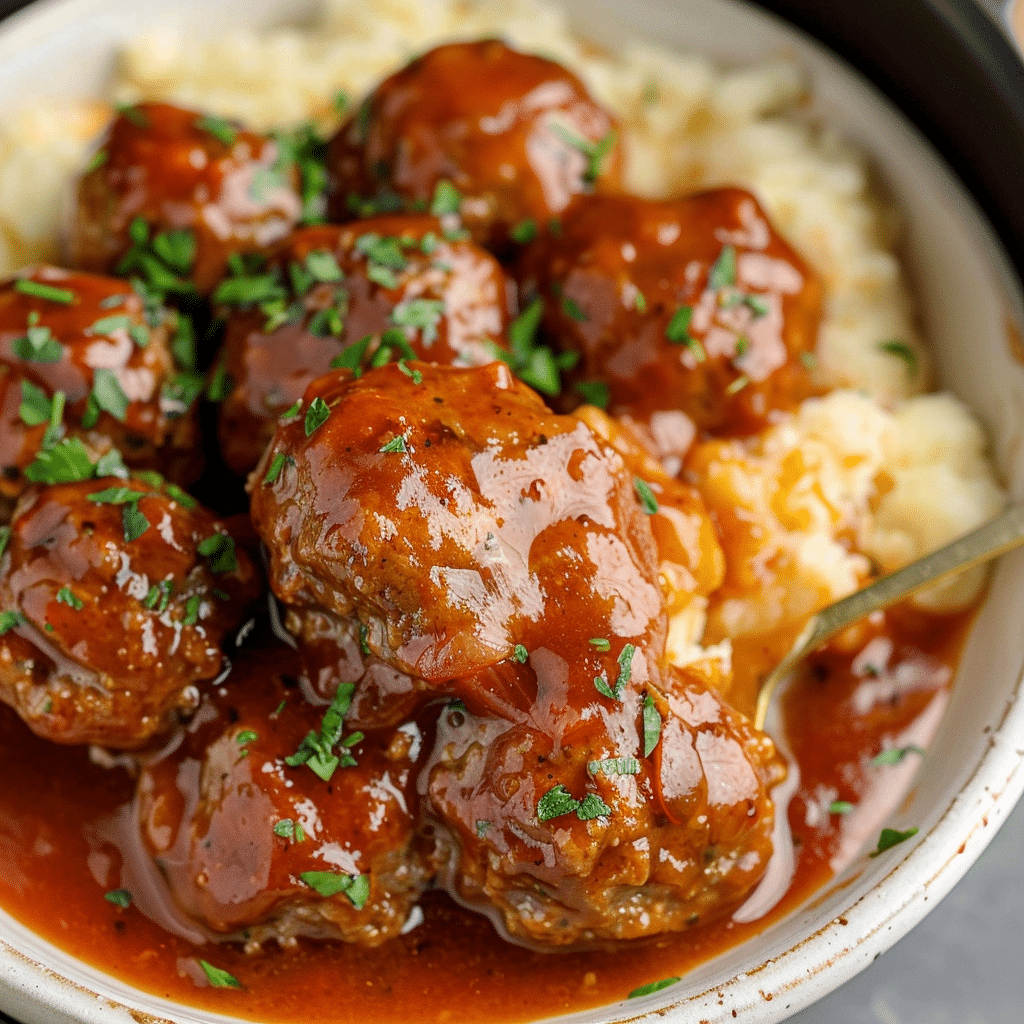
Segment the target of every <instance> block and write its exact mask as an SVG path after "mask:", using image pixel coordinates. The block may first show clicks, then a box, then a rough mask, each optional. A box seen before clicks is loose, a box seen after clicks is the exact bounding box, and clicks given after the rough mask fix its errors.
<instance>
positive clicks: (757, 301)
mask: <svg viewBox="0 0 1024 1024" xmlns="http://www.w3.org/2000/svg"><path fill="white" fill-rule="evenodd" d="M743 304H744V305H745V306H746V307H747V309H749V310H750V312H751V313H753V314H754V318H755V319H756V320H760V319H761V317H763V316H767V315H768V311H769V308H770V307H769V305H768V303H767V302H765V300H764V299H762V298H761V296H760V295H744V296H743Z"/></svg>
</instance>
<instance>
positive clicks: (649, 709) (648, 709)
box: [643, 693, 661, 757]
mask: <svg viewBox="0 0 1024 1024" xmlns="http://www.w3.org/2000/svg"><path fill="white" fill-rule="evenodd" d="M643 725H644V757H650V756H651V752H652V751H653V750H654V748H655V747H656V746H657V745H658V740H659V739H660V738H661V715H660V714H659V713H658V709H657V708H656V707H655V706H654V698H653V697H652V696H651V695H650V694H649V693H645V694H644V709H643Z"/></svg>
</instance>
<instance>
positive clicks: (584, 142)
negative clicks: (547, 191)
mask: <svg viewBox="0 0 1024 1024" xmlns="http://www.w3.org/2000/svg"><path fill="white" fill-rule="evenodd" d="M550 130H551V132H552V134H554V135H557V136H558V138H560V139H561V140H562V141H563V142H564V143H566V145H568V146H572V148H573V149H575V150H578V151H579V152H580V153H582V154H583V156H584V157H585V158H586V161H587V162H586V166H585V167H584V170H583V180H584V181H585V182H586V183H587V184H588V185H593V184H594V182H595V181H597V179H598V178H599V177H600V176H601V171H602V170H603V168H604V162H605V158H606V157H607V156H608V154H609V153H610V152H611V150H612V148H613V147H614V146H615V143H616V141H617V139H618V136H617V134H616V133H615V131H610V132H608V134H607V135H605V136H603V137H602V138H600V139H598V141H597V142H591V141H590V139H585V138H583V136H582V135H577V134H576V133H575V132H574V131H572V130H571V129H569V128H566V127H565V125H562V124H557V123H556V124H552V125H551V126H550Z"/></svg>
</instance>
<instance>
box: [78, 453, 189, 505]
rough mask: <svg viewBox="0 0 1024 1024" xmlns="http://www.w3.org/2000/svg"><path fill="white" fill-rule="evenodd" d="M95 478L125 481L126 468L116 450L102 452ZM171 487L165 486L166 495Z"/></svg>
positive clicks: (170, 485) (97, 462)
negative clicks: (111, 478) (115, 477)
mask: <svg viewBox="0 0 1024 1024" xmlns="http://www.w3.org/2000/svg"><path fill="white" fill-rule="evenodd" d="M96 476H98V477H105V476H118V477H120V478H121V479H122V480H124V479H127V477H128V467H127V466H126V465H125V464H124V459H123V458H121V453H120V452H119V451H118V450H117V449H116V448H111V449H110V450H109V451H107V452H104V453H103V454H102V455H101V456H100V457H99V458H98V459H97V460H96ZM173 486H174V485H173V484H168V485H167V493H168V494H170V493H171V488H172V487H173ZM189 501H192V502H193V505H194V504H195V502H194V501H193V499H192V498H189ZM182 504H184V502H182Z"/></svg>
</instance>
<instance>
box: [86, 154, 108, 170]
mask: <svg viewBox="0 0 1024 1024" xmlns="http://www.w3.org/2000/svg"><path fill="white" fill-rule="evenodd" d="M109 158H110V154H109V153H108V152H107V151H106V150H105V149H97V150H96V152H95V153H93V155H92V156H91V157H90V158H89V162H88V163H87V164H86V165H85V173H86V174H92V172H93V171H98V170H99V169H100V168H101V167H102V166H103V165H104V164H105V163H106V162H107V160H108V159H109Z"/></svg>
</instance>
